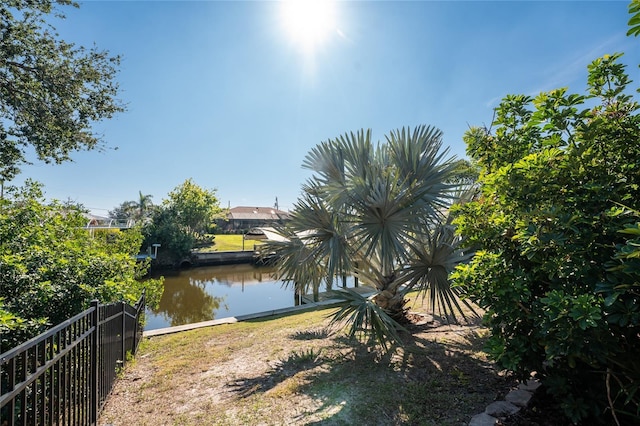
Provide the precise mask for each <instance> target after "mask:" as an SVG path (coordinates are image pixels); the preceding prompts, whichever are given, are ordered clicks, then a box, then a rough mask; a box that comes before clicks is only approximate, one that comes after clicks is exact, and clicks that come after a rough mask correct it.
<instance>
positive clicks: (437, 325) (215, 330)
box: [99, 306, 515, 426]
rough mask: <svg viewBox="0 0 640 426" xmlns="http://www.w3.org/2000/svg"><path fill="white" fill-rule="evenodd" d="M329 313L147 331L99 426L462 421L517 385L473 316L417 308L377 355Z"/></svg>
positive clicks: (388, 423)
mask: <svg viewBox="0 0 640 426" xmlns="http://www.w3.org/2000/svg"><path fill="white" fill-rule="evenodd" d="M413 309H415V310H418V311H422V312H423V311H424V309H422V306H414V308H413ZM330 312H331V310H322V311H312V312H306V313H300V314H295V315H289V316H283V317H276V318H269V319H261V320H254V321H246V322H241V323H236V324H229V325H221V326H216V327H210V328H206V329H199V330H194V331H189V332H182V333H177V334H173V335H166V336H160V337H154V338H151V339H147V341H145V342H144V343H143V346H142V347H141V350H139V352H138V355H137V357H136V360H135V361H134V362H133V363H131V364H130V365H129V366H128V367H127V368H126V370H125V371H124V372H123V373H122V377H121V378H120V380H119V381H118V382H117V383H116V386H115V388H114V390H113V392H112V394H111V396H110V397H109V399H108V400H107V403H106V405H105V407H104V410H103V412H102V415H101V417H100V422H99V424H100V425H103V426H106V425H114V426H116V425H314V424H318V425H320V424H322V425H361V424H366V425H404V424H407V425H457V426H459V425H463V424H466V423H468V422H469V420H470V419H471V417H472V416H473V415H475V414H477V413H480V412H482V411H483V410H484V408H485V407H486V405H488V404H489V403H491V402H492V401H494V400H496V399H498V398H500V397H501V396H503V395H504V394H505V393H506V392H507V391H508V390H509V389H510V388H512V387H513V386H514V385H515V383H514V381H513V380H512V379H511V378H510V377H508V376H506V375H504V374H502V373H500V372H498V371H496V370H495V369H494V365H493V364H492V363H491V362H489V361H488V360H487V357H486V354H485V353H484V352H483V351H482V345H483V341H484V337H485V336H486V334H487V330H485V329H484V328H482V327H481V326H480V325H479V323H478V321H473V322H470V323H467V324H465V325H445V324H442V323H441V322H440V321H438V319H437V318H436V319H434V318H433V317H431V316H427V315H414V316H413V321H412V323H411V324H410V325H409V326H408V329H409V331H410V333H404V334H403V335H402V337H403V341H404V344H405V346H404V347H403V348H398V349H397V350H394V351H392V352H389V353H386V354H385V353H383V352H381V351H379V350H372V349H370V348H368V347H366V346H365V345H362V344H360V343H357V342H354V341H353V340H350V339H348V338H347V336H346V334H345V333H344V331H343V330H336V329H333V330H330V329H328V328H327V325H328V322H329V320H328V319H327V318H326V316H327V314H329V313H330Z"/></svg>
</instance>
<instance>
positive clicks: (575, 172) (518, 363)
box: [454, 54, 640, 423]
mask: <svg viewBox="0 0 640 426" xmlns="http://www.w3.org/2000/svg"><path fill="white" fill-rule="evenodd" d="M620 56H621V55H619V54H616V55H612V56H605V57H603V58H600V59H597V60H595V61H594V62H593V63H592V64H591V65H589V77H588V87H589V92H588V94H585V95H578V94H568V93H567V91H566V89H558V90H554V91H551V92H548V93H541V94H540V95H539V96H537V97H536V98H531V97H528V96H523V95H517V96H514V95H509V96H507V97H505V98H504V99H503V101H502V103H501V104H500V106H499V107H498V108H497V111H496V118H495V121H494V123H493V125H494V126H495V129H493V130H491V131H489V130H487V129H480V128H475V129H472V130H470V131H469V132H468V133H467V134H466V136H465V140H466V142H467V152H468V154H469V155H470V156H471V157H472V158H473V159H474V160H476V161H477V162H478V164H479V166H480V167H481V176H480V182H481V184H482V193H481V196H480V198H479V199H478V200H477V201H474V202H471V203H468V204H465V205H463V206H461V207H460V208H459V213H460V216H459V218H458V219H457V225H458V226H459V229H460V232H461V234H462V235H463V236H464V237H466V238H467V241H468V242H469V244H470V245H471V246H472V247H474V248H476V249H478V252H477V254H476V255H475V257H474V258H473V261H472V262H471V263H470V264H468V265H463V266H459V268H458V271H457V272H456V273H455V275H454V277H455V280H456V282H457V284H458V285H459V286H460V288H461V289H464V291H465V293H466V294H467V295H468V296H470V297H471V298H472V299H474V300H475V301H477V303H478V304H479V305H480V306H481V307H482V308H484V309H486V315H485V320H486V324H487V325H488V326H489V327H490V328H491V331H492V336H491V337H490V339H489V343H488V350H489V352H490V353H491V355H492V356H493V357H494V358H495V359H496V360H497V361H498V363H499V364H500V365H501V366H502V367H504V368H507V369H509V370H513V371H515V372H517V373H519V375H520V376H521V377H523V378H525V377H527V376H528V375H529V374H530V373H531V372H532V371H535V372H537V374H538V375H539V377H541V378H543V383H544V385H545V387H546V388H547V389H548V391H549V392H551V393H552V394H553V395H554V396H555V397H556V398H557V399H556V400H557V401H558V403H559V405H560V406H561V407H562V408H563V409H564V412H565V413H566V415H567V416H568V417H569V419H570V420H571V421H573V422H578V421H581V420H583V419H586V418H591V422H605V423H610V422H611V419H613V420H614V421H615V422H620V421H623V420H624V419H623V417H624V416H625V415H626V416H629V417H627V418H634V419H635V420H634V422H637V421H638V419H640V404H639V402H640V396H639V395H638V393H637V389H638V383H640V335H638V327H639V326H640V292H639V291H638V289H639V287H640V285H639V284H638V283H639V277H640V268H639V267H640V265H639V264H638V262H637V259H635V256H636V255H637V250H636V248H634V245H633V244H634V243H633V241H637V238H635V239H633V238H632V239H631V240H629V236H634V235H635V236H636V237H637V235H638V222H637V216H636V217H634V215H633V214H631V213H632V211H631V210H629V208H628V207H631V208H633V209H634V210H635V211H637V210H638V208H639V207H640V205H638V202H639V200H640V144H639V143H638V141H639V140H640V116H639V115H638V113H637V111H638V108H639V107H638V104H637V103H636V102H635V101H634V100H633V99H632V97H631V96H630V95H629V94H628V93H627V85H628V84H629V83H630V81H629V78H628V77H627V75H626V74H625V71H624V69H625V67H624V65H622V64H620V63H619V61H618V60H619V58H620ZM634 253H635V254H634ZM605 413H607V414H608V416H612V417H608V418H607V416H606V415H605ZM632 422H633V421H632Z"/></svg>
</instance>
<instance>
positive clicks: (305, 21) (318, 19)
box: [282, 0, 336, 53]
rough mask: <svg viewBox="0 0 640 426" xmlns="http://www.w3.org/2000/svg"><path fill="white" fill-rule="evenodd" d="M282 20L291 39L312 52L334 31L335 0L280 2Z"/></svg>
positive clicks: (306, 50) (290, 0)
mask: <svg viewBox="0 0 640 426" xmlns="http://www.w3.org/2000/svg"><path fill="white" fill-rule="evenodd" d="M282 20H283V23H284V26H285V29H286V30H287V32H288V34H289V37H291V40H292V41H293V42H294V43H295V44H297V45H298V46H299V47H300V48H302V49H303V50H304V51H305V52H307V53H310V52H312V51H313V50H314V49H315V48H316V47H317V46H319V45H321V44H322V43H323V42H324V41H325V40H326V39H327V37H328V36H329V35H330V34H331V33H332V32H334V31H336V11H335V2H334V1H330V0H324V1H323V0H288V1H283V2H282Z"/></svg>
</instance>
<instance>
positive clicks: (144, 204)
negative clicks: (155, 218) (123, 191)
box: [136, 191, 153, 221]
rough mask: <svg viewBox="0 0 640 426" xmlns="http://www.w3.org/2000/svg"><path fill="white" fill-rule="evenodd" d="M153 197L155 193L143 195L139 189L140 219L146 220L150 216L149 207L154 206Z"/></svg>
mask: <svg viewBox="0 0 640 426" xmlns="http://www.w3.org/2000/svg"><path fill="white" fill-rule="evenodd" d="M151 198H153V195H151V194H147V195H143V194H142V191H138V201H137V202H136V206H137V209H138V212H137V216H138V220H140V221H144V220H145V218H147V217H148V216H149V209H150V208H151V207H152V206H153V203H152V202H151Z"/></svg>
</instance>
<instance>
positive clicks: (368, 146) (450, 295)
mask: <svg viewBox="0 0 640 426" xmlns="http://www.w3.org/2000/svg"><path fill="white" fill-rule="evenodd" d="M441 147H442V133H441V132H440V130H438V129H435V128H433V127H429V126H419V127H416V128H415V129H413V130H411V129H408V128H406V129H405V128H403V129H399V130H396V131H392V132H390V133H389V134H388V135H387V136H386V140H385V142H382V143H374V142H373V141H372V140H371V131H364V130H362V131H359V132H357V133H349V134H345V135H344V136H341V137H339V138H336V139H334V140H329V141H327V142H323V143H321V144H319V145H317V146H316V147H315V148H314V149H312V150H311V151H310V152H309V154H308V155H307V157H306V159H305V162H304V167H305V168H308V169H310V170H312V171H313V172H314V175H313V176H312V177H311V178H310V179H309V180H308V181H307V183H306V184H305V185H304V187H303V191H304V192H303V196H302V198H301V199H300V200H299V201H298V202H297V203H296V205H295V207H294V210H293V212H292V213H291V220H290V221H289V222H288V223H287V225H285V227H283V228H281V229H280V233H281V234H282V236H283V237H285V239H286V241H284V242H281V243H278V242H270V243H268V244H266V245H265V246H264V247H263V250H264V251H265V252H267V253H272V252H276V253H277V254H278V256H276V259H277V262H278V263H277V265H278V268H279V272H280V274H281V276H282V278H283V279H285V280H287V281H289V282H293V283H296V284H297V285H298V286H303V287H304V289H305V292H308V291H309V290H314V291H317V289H318V287H319V286H320V285H321V283H328V284H329V285H331V283H332V282H333V281H334V280H336V279H338V280H340V279H341V278H342V277H343V276H346V275H357V276H358V278H359V280H360V282H362V283H364V284H367V285H370V286H372V287H374V288H375V289H376V291H377V292H376V294H375V295H374V296H372V297H369V298H365V297H363V296H361V295H360V294H358V293H356V292H355V291H348V290H345V291H340V292H337V293H336V295H337V296H339V297H342V298H344V299H345V300H347V301H348V302H349V303H347V304H345V305H344V307H343V309H342V310H340V311H339V312H338V313H337V314H336V316H335V318H334V319H335V320H338V321H341V320H346V321H348V322H349V323H350V324H351V334H352V335H356V334H359V333H360V332H361V331H364V332H365V333H364V337H366V338H368V337H373V338H374V339H375V341H376V342H378V343H382V344H384V345H385V346H386V345H387V344H388V343H392V342H394V341H397V338H398V336H397V334H396V330H397V328H398V322H402V321H403V320H404V317H405V313H406V310H407V308H406V306H405V305H406V293H407V292H408V291H410V290H412V289H421V290H422V291H424V292H425V294H428V295H429V300H430V301H431V302H432V307H433V308H434V309H435V308H436V307H438V309H441V311H442V313H443V314H455V313H456V312H462V310H461V308H462V306H460V304H459V301H458V299H457V297H456V296H457V290H455V289H452V288H451V287H450V285H449V280H448V273H449V272H450V271H451V270H452V269H453V267H454V266H455V264H456V263H457V262H460V261H462V260H464V259H465V256H464V255H463V254H462V253H461V252H460V251H459V250H457V248H456V247H457V244H458V241H457V240H456V238H455V236H454V234H453V228H452V226H451V224H450V222H449V218H448V215H447V214H445V212H446V210H447V207H448V206H449V205H450V204H451V203H452V202H453V201H454V199H455V197H456V195H457V192H456V191H457V190H458V189H460V186H459V185H458V184H452V183H450V182H452V181H460V182H465V183H466V182H468V180H469V179H468V178H469V176H468V175H467V173H466V171H468V170H467V169H468V167H467V166H468V165H467V164H465V163H455V162H454V160H453V158H451V157H448V156H447V151H446V150H443V149H441ZM456 173H459V174H460V176H459V179H456V177H455V175H456ZM471 174H472V173H471ZM465 186H466V184H465Z"/></svg>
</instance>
